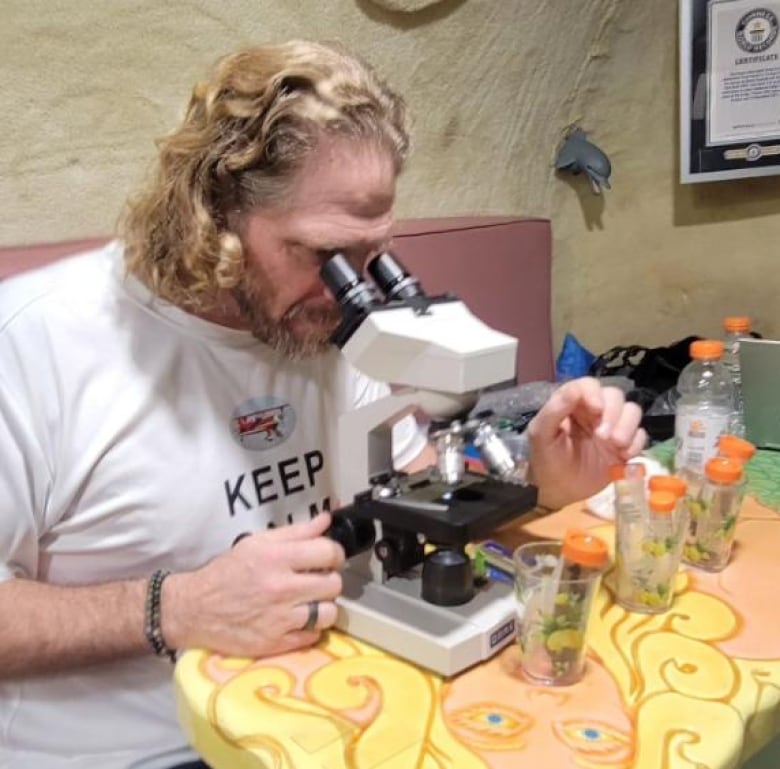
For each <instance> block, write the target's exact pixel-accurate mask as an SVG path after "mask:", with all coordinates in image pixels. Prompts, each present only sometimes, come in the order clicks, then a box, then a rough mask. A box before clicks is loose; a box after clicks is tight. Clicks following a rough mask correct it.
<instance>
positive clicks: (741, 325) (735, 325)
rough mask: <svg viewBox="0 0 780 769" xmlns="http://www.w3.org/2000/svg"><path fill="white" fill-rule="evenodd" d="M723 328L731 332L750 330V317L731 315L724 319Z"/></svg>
mask: <svg viewBox="0 0 780 769" xmlns="http://www.w3.org/2000/svg"><path fill="white" fill-rule="evenodd" d="M723 328H725V329H726V331H728V332H729V333H730V334H735V333H737V332H738V331H750V318H748V316H747V315H729V316H727V317H725V318H724V319H723Z"/></svg>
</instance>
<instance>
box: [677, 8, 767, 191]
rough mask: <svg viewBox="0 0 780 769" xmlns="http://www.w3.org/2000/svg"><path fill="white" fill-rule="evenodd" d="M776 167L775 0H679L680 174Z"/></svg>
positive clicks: (761, 171)
mask: <svg viewBox="0 0 780 769" xmlns="http://www.w3.org/2000/svg"><path fill="white" fill-rule="evenodd" d="M779 173H780V0H680V181H681V182H683V183H684V184H685V183H691V182H707V181H720V180H723V179H737V178H740V177H745V176H767V175H770V174H779Z"/></svg>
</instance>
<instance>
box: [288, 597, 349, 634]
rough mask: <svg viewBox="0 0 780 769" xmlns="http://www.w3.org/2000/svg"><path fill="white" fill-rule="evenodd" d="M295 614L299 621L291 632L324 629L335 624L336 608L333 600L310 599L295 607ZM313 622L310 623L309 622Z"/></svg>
mask: <svg viewBox="0 0 780 769" xmlns="http://www.w3.org/2000/svg"><path fill="white" fill-rule="evenodd" d="M295 614H296V616H300V622H299V623H298V624H297V625H296V630H293V631H292V632H293V633H296V632H300V631H303V632H304V633H305V632H308V631H311V630H325V629H326V628H329V627H333V625H335V624H336V617H337V616H338V609H337V608H336V604H335V603H334V602H333V601H310V602H307V603H304V604H301V605H300V606H296V607H295ZM312 622H313V623H314V624H311V623H312Z"/></svg>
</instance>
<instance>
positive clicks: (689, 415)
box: [674, 339, 734, 486]
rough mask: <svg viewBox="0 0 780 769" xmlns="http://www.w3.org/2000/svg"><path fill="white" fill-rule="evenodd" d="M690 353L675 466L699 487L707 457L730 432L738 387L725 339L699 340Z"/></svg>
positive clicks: (677, 427)
mask: <svg viewBox="0 0 780 769" xmlns="http://www.w3.org/2000/svg"><path fill="white" fill-rule="evenodd" d="M690 353H691V358H692V360H691V362H690V363H689V364H688V365H687V366H686V367H685V368H684V369H683V370H682V371H681V372H680V377H679V379H678V380H677V389H678V390H679V392H680V398H679V400H678V401H677V411H676V414H675V420H674V438H675V453H674V467H675V471H676V472H677V474H678V475H681V476H682V477H683V478H684V479H685V480H686V481H688V482H689V486H690V485H691V484H693V485H694V486H698V485H699V484H700V482H701V480H702V479H703V477H704V466H705V464H706V463H707V460H709V459H711V458H712V457H714V456H715V455H716V454H717V453H718V439H719V438H720V436H721V435H722V434H724V433H728V432H729V424H730V422H731V418H732V414H733V410H734V386H733V384H732V381H731V374H730V372H729V370H728V369H727V368H726V366H725V365H724V364H723V362H722V361H721V357H722V355H723V342H721V341H718V340H714V339H699V340H697V341H695V342H693V343H692V344H691V347H690Z"/></svg>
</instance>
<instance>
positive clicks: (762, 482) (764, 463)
mask: <svg viewBox="0 0 780 769" xmlns="http://www.w3.org/2000/svg"><path fill="white" fill-rule="evenodd" d="M646 453H647V454H648V455H650V456H651V457H653V459H657V460H658V461H659V462H660V463H661V464H662V465H663V466H664V467H665V468H666V469H667V470H669V472H672V471H673V469H674V438H670V439H669V440H668V441H664V442H663V443H657V444H656V445H655V446H653V447H652V448H650V449H648V450H647V452H646ZM746 472H747V492H748V494H752V495H753V496H754V497H755V498H756V499H757V500H758V502H760V503H761V504H762V505H764V506H765V507H770V508H772V509H773V510H776V511H778V512H780V451H770V450H768V449H759V450H758V451H757V452H756V454H755V456H754V457H753V459H751V460H750V462H748V465H747V468H746Z"/></svg>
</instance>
